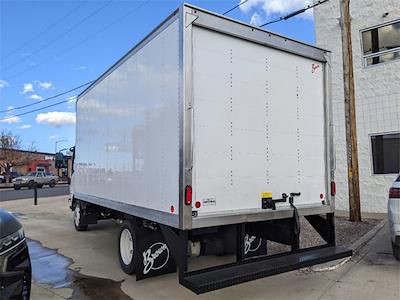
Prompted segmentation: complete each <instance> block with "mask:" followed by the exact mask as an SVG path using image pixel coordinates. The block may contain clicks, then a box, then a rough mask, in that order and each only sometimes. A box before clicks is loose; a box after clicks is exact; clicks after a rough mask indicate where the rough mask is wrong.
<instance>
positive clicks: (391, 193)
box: [389, 188, 400, 198]
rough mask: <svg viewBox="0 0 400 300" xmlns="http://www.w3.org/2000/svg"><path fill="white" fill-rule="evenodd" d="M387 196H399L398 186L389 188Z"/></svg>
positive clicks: (399, 189)
mask: <svg viewBox="0 0 400 300" xmlns="http://www.w3.org/2000/svg"><path fill="white" fill-rule="evenodd" d="M389 198H400V188H391V189H390V190H389Z"/></svg>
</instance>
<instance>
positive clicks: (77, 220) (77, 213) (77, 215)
mask: <svg viewBox="0 0 400 300" xmlns="http://www.w3.org/2000/svg"><path fill="white" fill-rule="evenodd" d="M82 212H83V211H82V206H81V203H80V202H79V201H76V202H75V206H74V226H75V230H76V231H86V230H87V229H88V225H86V224H85V225H84V224H83V222H82Z"/></svg>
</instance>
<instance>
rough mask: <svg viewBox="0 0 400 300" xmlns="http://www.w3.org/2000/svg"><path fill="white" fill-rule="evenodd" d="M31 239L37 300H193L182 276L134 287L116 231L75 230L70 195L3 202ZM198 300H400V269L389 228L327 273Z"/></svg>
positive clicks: (108, 224)
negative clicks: (120, 255)
mask: <svg viewBox="0 0 400 300" xmlns="http://www.w3.org/2000/svg"><path fill="white" fill-rule="evenodd" d="M1 206H2V208H5V209H7V210H9V211H12V212H13V213H15V214H16V215H17V216H18V218H19V219H20V220H21V222H22V224H23V226H24V229H25V232H26V236H27V237H28V238H29V239H30V240H31V241H30V242H29V244H30V252H31V256H32V265H33V280H34V285H33V287H32V299H68V298H72V299H189V298H194V297H195V295H194V294H193V293H192V292H191V291H189V290H187V289H186V288H184V287H183V286H181V285H179V284H178V278H177V274H169V275H164V276H160V277H154V278H151V279H147V280H143V281H139V282H136V280H135V276H129V275H126V274H125V273H123V272H122V271H121V270H120V267H119V262H118V254H117V232H118V225H117V224H115V223H114V222H113V221H105V222H102V223H100V224H98V225H96V226H92V227H90V229H89V231H87V232H76V231H75V229H74V227H73V224H72V218H71V212H70V211H69V209H68V206H69V202H68V197H67V196H58V197H47V198H40V199H39V205H38V206H33V204H32V199H26V200H15V201H7V202H2V203H1ZM196 297H198V298H199V299H240V298H241V299H261V298H262V299H331V298H336V299H378V298H379V299H396V300H397V299H399V297H400V263H399V262H397V261H396V260H395V259H394V258H393V256H392V255H391V248H390V242H389V235H388V228H387V226H385V227H384V228H383V229H382V230H380V231H379V232H378V233H377V234H376V236H375V237H374V238H373V239H372V240H370V242H369V243H368V244H367V245H366V246H364V247H363V248H362V249H361V250H360V253H359V254H357V255H356V256H354V257H353V258H352V259H351V261H350V262H348V263H346V264H344V265H343V266H341V267H339V268H337V269H336V270H335V271H330V272H315V271H310V270H300V271H294V272H290V273H285V274H281V275H277V276H273V277H267V278H263V279H260V280H256V281H252V282H249V283H245V284H240V285H237V286H234V287H230V288H226V289H223V290H218V291H215V292H211V293H207V294H203V295H200V296H196Z"/></svg>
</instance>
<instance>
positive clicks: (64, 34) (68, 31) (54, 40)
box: [1, 0, 114, 72]
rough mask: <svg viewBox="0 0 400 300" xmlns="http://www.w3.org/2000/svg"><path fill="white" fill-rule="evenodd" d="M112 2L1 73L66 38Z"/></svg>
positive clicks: (108, 2)
mask: <svg viewBox="0 0 400 300" xmlns="http://www.w3.org/2000/svg"><path fill="white" fill-rule="evenodd" d="M113 1H114V0H110V1H107V2H106V3H105V4H103V5H102V6H101V7H99V8H98V9H96V10H95V11H94V12H92V13H91V14H90V15H88V16H87V17H85V18H84V19H83V20H81V21H80V22H78V23H77V24H75V25H73V26H72V27H70V28H69V29H68V30H66V31H64V32H63V33H61V34H60V35H59V36H57V37H56V38H55V39H53V40H51V41H50V42H48V43H47V44H45V45H43V46H42V47H40V48H39V49H36V50H35V51H33V52H32V54H31V55H30V56H26V57H23V58H21V59H20V60H17V61H16V62H15V63H13V64H11V65H8V66H7V67H5V68H3V69H2V70H1V72H4V71H5V70H8V69H10V68H12V67H13V66H16V65H18V64H19V63H21V62H23V61H25V60H27V59H29V58H31V57H32V56H33V55H35V54H36V53H39V52H40V51H42V50H43V49H45V48H47V47H48V46H50V45H52V44H54V43H55V42H57V41H58V40H60V39H61V38H63V37H64V36H66V35H67V34H68V33H70V32H71V31H72V30H74V29H75V28H77V27H78V26H80V25H82V24H83V23H85V22H86V21H87V20H89V19H90V18H91V17H93V16H95V15H96V14H98V13H99V12H100V11H101V10H103V9H104V8H106V7H107V6H108V5H110V4H111V3H112V2H113Z"/></svg>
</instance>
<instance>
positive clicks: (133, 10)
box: [4, 0, 150, 80]
mask: <svg viewBox="0 0 400 300" xmlns="http://www.w3.org/2000/svg"><path fill="white" fill-rule="evenodd" d="M149 1H150V0H146V1H144V2H142V3H141V4H139V5H137V6H135V7H134V8H133V9H131V10H129V11H128V12H127V13H126V14H124V15H122V16H121V17H119V18H118V19H116V20H114V21H112V22H111V23H109V24H107V25H106V26H104V27H103V28H101V29H99V30H97V31H96V32H94V33H93V34H91V35H89V36H87V37H86V38H84V39H82V40H80V41H79V42H77V43H76V44H74V45H72V46H71V47H68V48H66V49H64V50H62V51H60V52H58V53H57V54H56V55H55V56H61V55H62V54H64V53H66V52H68V51H70V50H72V49H74V48H76V47H78V46H79V45H81V44H83V43H84V42H86V41H88V40H90V39H91V38H93V37H95V36H96V35H98V34H99V33H101V32H103V31H105V30H107V29H108V28H109V27H111V26H113V25H115V24H116V23H118V22H120V21H122V20H123V19H125V18H126V17H128V16H129V15H131V14H132V13H134V12H135V11H137V10H139V9H140V8H142V7H143V6H144V5H146V4H147V3H148V2H149ZM50 60H51V59H50V58H48V59H45V60H43V61H41V62H40V63H37V64H36V65H33V66H29V67H28V68H26V69H24V70H22V71H20V72H17V73H14V74H12V75H10V76H7V77H4V79H5V80H8V79H10V78H14V77H16V76H19V75H21V74H24V73H26V72H28V71H29V70H31V69H34V68H36V67H39V66H41V65H43V64H45V63H47V62H49V61H50Z"/></svg>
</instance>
